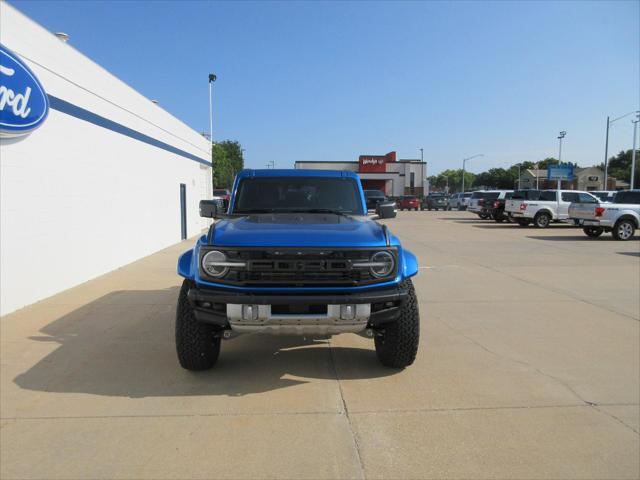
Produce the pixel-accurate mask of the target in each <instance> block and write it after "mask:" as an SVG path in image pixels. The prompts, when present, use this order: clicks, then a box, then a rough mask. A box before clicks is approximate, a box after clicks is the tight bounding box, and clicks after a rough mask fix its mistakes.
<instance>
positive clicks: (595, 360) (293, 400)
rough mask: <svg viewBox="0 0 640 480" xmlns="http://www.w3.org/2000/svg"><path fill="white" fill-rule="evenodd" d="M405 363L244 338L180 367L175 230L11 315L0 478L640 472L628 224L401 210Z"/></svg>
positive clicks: (638, 245) (395, 227)
mask: <svg viewBox="0 0 640 480" xmlns="http://www.w3.org/2000/svg"><path fill="white" fill-rule="evenodd" d="M387 223H388V225H389V226H390V227H391V229H392V231H393V232H394V233H395V234H397V235H398V236H399V237H400V238H401V240H402V242H403V243H404V245H405V246H406V247H407V248H409V249H411V250H412V251H413V252H414V253H416V255H417V256H418V257H419V260H420V265H421V270H420V275H419V276H418V277H417V278H416V279H415V284H416V288H417V292H418V296H419V300H420V309H421V314H422V343H421V347H420V351H419V354H418V358H417V360H416V363H415V364H414V365H413V366H411V367H410V368H407V369H406V370H404V371H395V370H390V369H386V368H384V367H382V366H380V365H379V364H378V362H377V360H376V358H375V353H374V350H373V345H372V342H371V341H368V340H366V339H364V338H361V337H358V336H356V335H343V336H338V337H334V338H333V339H331V340H330V341H326V340H313V339H300V338H283V337H258V336H245V337H238V338H236V339H233V340H230V341H227V342H226V343H224V344H223V351H222V354H221V358H220V361H219V363H218V365H217V366H216V367H215V368H214V369H213V370H211V371H209V372H205V373H192V372H187V371H184V370H182V369H181V368H180V367H179V366H178V363H177V360H176V355H175V349H174V344H173V321H174V309H175V303H176V298H177V294H178V288H179V285H180V279H179V277H177V276H176V274H175V263H176V258H177V255H178V254H179V253H180V252H181V251H183V250H185V249H186V248H187V247H188V245H190V243H191V242H185V243H182V244H180V245H176V246H174V247H172V248H169V249H166V250H164V251H162V252H160V253H157V254H155V255H153V256H150V257H147V258H145V259H142V260H140V261H138V262H136V263H133V264H131V265H129V266H127V267H124V268H121V269H119V270H117V271H114V272H112V273H110V274H108V275H105V276H103V277H100V278H98V279H95V280H93V281H90V282H88V283H85V284H83V285H81V286H79V287H77V288H74V289H72V290H69V291H66V292H64V293H61V294H59V295H56V296H55V297H52V298H50V299H47V300H45V301H43V302H40V303H38V304H36V305H33V306H30V307H28V308H25V309H23V310H20V311H18V312H16V313H14V314H11V315H8V316H6V317H3V318H2V319H1V320H0V324H1V336H0V338H1V341H2V343H1V383H0V387H1V417H2V420H1V429H0V442H1V457H0V465H1V470H0V473H1V477H2V478H3V479H4V478H6V479H8V478H274V477H280V478H527V479H528V478H581V479H584V478H607V479H613V478H638V477H639V476H640V435H639V431H640V425H639V423H640V420H639V417H640V349H639V346H640V329H639V327H640V323H639V322H640V237H638V236H636V238H635V239H633V240H631V241H628V242H616V241H613V240H611V237H610V236H609V235H605V236H603V237H602V238H600V239H596V240H593V239H589V238H587V237H586V236H584V235H583V233H582V231H581V230H578V229H575V228H570V227H567V226H560V225H555V226H552V227H551V228H549V229H546V230H537V229H534V228H521V227H518V226H515V225H508V224H495V223H492V222H487V221H481V220H479V219H477V217H475V216H474V215H472V214H469V213H466V212H426V211H425V212H399V216H398V218H396V219H393V220H389V221H387Z"/></svg>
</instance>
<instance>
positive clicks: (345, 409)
mask: <svg viewBox="0 0 640 480" xmlns="http://www.w3.org/2000/svg"><path fill="white" fill-rule="evenodd" d="M327 345H328V346H329V358H330V359H331V367H332V369H333V373H334V375H335V376H336V382H338V391H339V392H340V400H341V401H342V410H343V412H344V416H345V418H346V419H347V425H348V427H349V432H350V433H351V439H352V440H353V445H354V447H355V450H356V457H357V459H358V468H359V469H360V478H362V479H364V478H366V475H365V473H364V472H365V470H364V462H363V461H362V455H361V453H360V443H359V442H358V437H357V435H356V432H355V430H354V429H353V424H352V423H351V416H350V414H349V408H348V407H347V402H346V401H345V399H344V391H343V390H342V382H340V377H339V376H338V367H337V366H336V359H335V355H334V352H333V346H332V345H331V338H329V341H328V342H327Z"/></svg>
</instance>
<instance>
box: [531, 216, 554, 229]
mask: <svg viewBox="0 0 640 480" xmlns="http://www.w3.org/2000/svg"><path fill="white" fill-rule="evenodd" d="M533 224H534V225H535V226H536V227H537V228H547V227H548V226H549V225H550V224H551V215H549V214H548V213H547V212H538V213H536V216H535V217H533Z"/></svg>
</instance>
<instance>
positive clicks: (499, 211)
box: [365, 190, 640, 240]
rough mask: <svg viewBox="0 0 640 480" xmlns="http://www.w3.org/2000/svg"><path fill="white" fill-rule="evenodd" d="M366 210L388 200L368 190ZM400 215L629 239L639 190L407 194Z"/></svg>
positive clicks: (636, 224)
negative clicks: (563, 226) (437, 215)
mask: <svg viewBox="0 0 640 480" xmlns="http://www.w3.org/2000/svg"><path fill="white" fill-rule="evenodd" d="M365 198H366V202H367V208H369V209H374V210H375V209H377V206H378V205H379V204H381V203H383V202H387V201H389V199H387V197H385V195H384V194H383V193H382V192H380V191H379V190H365ZM396 206H397V208H398V209H400V210H416V211H417V210H425V209H426V210H451V209H453V208H456V209H458V210H468V211H469V212H472V213H475V214H476V215H478V217H479V218H481V219H483V220H488V219H492V220H494V221H496V222H498V223H502V222H505V221H508V222H513V223H517V224H518V225H520V226H522V227H527V226H529V225H533V226H534V227H537V228H547V227H548V226H549V225H551V224H552V223H554V222H572V223H574V224H575V225H577V226H582V227H583V230H584V233H585V234H586V235H588V236H589V237H593V238H596V237H599V236H600V235H602V234H603V233H605V232H610V233H611V234H612V235H613V237H614V238H615V239H616V240H628V239H630V238H631V237H633V235H634V233H635V231H636V229H638V228H640V190H624V191H595V192H584V191H579V190H515V191H514V190H480V191H476V192H465V193H455V194H453V195H451V196H448V195H446V194H444V193H437V192H434V193H431V194H429V195H427V196H425V197H419V196H416V195H403V196H401V197H400V198H398V199H397V200H396Z"/></svg>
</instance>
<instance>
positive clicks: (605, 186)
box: [604, 115, 611, 190]
mask: <svg viewBox="0 0 640 480" xmlns="http://www.w3.org/2000/svg"><path fill="white" fill-rule="evenodd" d="M609 125H611V122H610V121H609V116H608V115H607V135H606V138H605V141H604V189H605V190H609V189H608V188H607V169H608V167H609V165H608V162H609V159H608V158H607V157H608V156H609Z"/></svg>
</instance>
